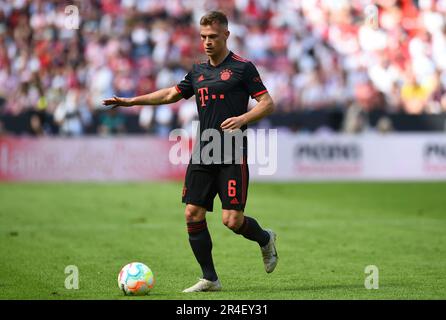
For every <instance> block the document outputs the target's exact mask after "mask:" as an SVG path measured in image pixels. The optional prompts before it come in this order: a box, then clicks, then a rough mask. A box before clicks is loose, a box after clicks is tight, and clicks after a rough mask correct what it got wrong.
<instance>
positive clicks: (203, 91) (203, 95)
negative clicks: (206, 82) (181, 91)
mask: <svg viewBox="0 0 446 320" xmlns="http://www.w3.org/2000/svg"><path fill="white" fill-rule="evenodd" d="M198 94H199V96H198V98H199V99H200V102H201V104H200V106H202V107H206V102H207V101H208V100H209V88H208V87H203V88H200V89H198ZM210 97H211V99H212V100H217V99H220V100H223V99H224V98H225V95H224V94H211V95H210Z"/></svg>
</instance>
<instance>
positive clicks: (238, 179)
mask: <svg viewBox="0 0 446 320" xmlns="http://www.w3.org/2000/svg"><path fill="white" fill-rule="evenodd" d="M248 182H249V170H248V165H247V164H246V161H243V163H241V164H209V165H204V164H192V163H190V164H189V166H188V167H187V171H186V178H185V181H184V187H183V203H186V204H194V205H197V206H200V207H204V208H206V210H207V211H213V207H214V198H215V196H216V195H217V194H218V196H219V198H220V200H221V204H222V209H228V210H242V211H243V210H244V209H245V204H246V198H247V196H248Z"/></svg>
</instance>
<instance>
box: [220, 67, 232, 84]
mask: <svg viewBox="0 0 446 320" xmlns="http://www.w3.org/2000/svg"><path fill="white" fill-rule="evenodd" d="M231 76H232V71H231V70H229V69H224V70H223V71H222V72H220V79H221V80H223V81H226V80H229V78H231Z"/></svg>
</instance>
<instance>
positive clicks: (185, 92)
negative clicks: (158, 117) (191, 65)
mask: <svg viewBox="0 0 446 320" xmlns="http://www.w3.org/2000/svg"><path fill="white" fill-rule="evenodd" d="M175 89H177V91H178V92H179V93H180V94H181V95H182V96H183V98H184V99H189V98H190V97H192V96H193V95H194V88H193V86H192V76H191V72H189V73H188V74H186V76H185V77H184V79H183V80H182V81H181V82H180V83H179V84H177V85H176V86H175Z"/></svg>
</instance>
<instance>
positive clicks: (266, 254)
mask: <svg viewBox="0 0 446 320" xmlns="http://www.w3.org/2000/svg"><path fill="white" fill-rule="evenodd" d="M265 231H266V232H268V233H269V236H270V238H269V242H268V244H267V245H266V246H264V247H260V249H261V251H262V257H263V264H264V265H265V271H266V272H267V273H271V272H273V271H274V269H275V268H276V265H277V262H278V261H279V256H278V255H277V250H276V238H277V235H276V233H275V232H274V231H273V230H270V229H265Z"/></svg>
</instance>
